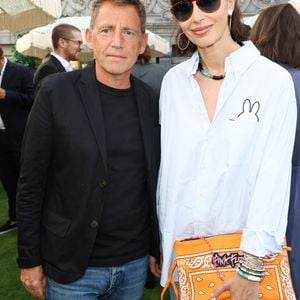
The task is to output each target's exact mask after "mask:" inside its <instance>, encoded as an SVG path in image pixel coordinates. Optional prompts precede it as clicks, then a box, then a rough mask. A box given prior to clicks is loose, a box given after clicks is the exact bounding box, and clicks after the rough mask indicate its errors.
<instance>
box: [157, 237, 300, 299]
mask: <svg viewBox="0 0 300 300" xmlns="http://www.w3.org/2000/svg"><path fill="white" fill-rule="evenodd" d="M240 243H241V234H240V233H236V234H223V235H217V236H211V237H207V238H197V239H189V240H183V241H175V246H174V247H175V258H174V262H173V264H172V265H171V267H170V271H169V277H168V280H167V282H166V285H165V287H164V289H163V290H162V293H161V300H162V299H163V297H164V294H165V292H166V290H167V288H168V287H169V286H170V284H171V285H172V286H173V289H174V292H175V294H176V297H177V299H180V300H210V295H211V294H212V292H213V290H214V289H215V288H216V287H217V286H219V285H221V284H222V282H223V281H225V280H227V279H228V278H229V277H231V276H233V275H234V274H235V273H236V269H237V267H238V264H239V261H240V259H241V258H242V257H243V256H242V254H241V252H240V249H239V248H240ZM286 248H287V247H284V248H283V250H282V253H280V254H275V255H272V256H270V257H269V258H268V259H264V263H263V264H264V268H265V275H264V278H263V279H262V281H261V282H260V291H259V293H260V295H259V299H263V300H297V299H296V296H295V293H294V289H293V285H292V281H291V276H290V267H289V261H288V255H287V249H286ZM176 267H177V269H178V284H179V291H178V289H177V287H176V285H175V283H174V281H173V279H172V275H173V272H174V270H175V268H176ZM218 300H230V294H229V292H228V291H226V292H225V293H222V294H221V295H220V296H219V297H218Z"/></svg>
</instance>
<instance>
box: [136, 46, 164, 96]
mask: <svg viewBox="0 0 300 300" xmlns="http://www.w3.org/2000/svg"><path fill="white" fill-rule="evenodd" d="M150 52H151V51H150V47H149V46H148V45H147V47H146V50H145V52H144V53H142V54H140V55H139V56H138V59H137V61H136V63H135V64H134V66H133V67H132V75H134V76H135V77H137V78H139V79H140V80H142V81H144V82H146V83H147V84H148V85H150V86H151V87H152V88H153V90H154V91H155V92H156V93H157V94H158V95H159V93H160V86H161V83H162V80H163V77H164V75H165V74H166V72H167V71H168V69H167V68H165V67H163V66H162V65H160V64H155V63H151V53H150Z"/></svg>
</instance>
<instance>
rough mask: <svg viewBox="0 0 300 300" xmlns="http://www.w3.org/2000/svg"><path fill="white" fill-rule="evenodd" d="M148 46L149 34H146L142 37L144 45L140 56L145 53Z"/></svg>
mask: <svg viewBox="0 0 300 300" xmlns="http://www.w3.org/2000/svg"><path fill="white" fill-rule="evenodd" d="M147 44H148V33H144V34H143V37H142V44H141V49H140V54H142V53H144V52H145V50H146V47H147Z"/></svg>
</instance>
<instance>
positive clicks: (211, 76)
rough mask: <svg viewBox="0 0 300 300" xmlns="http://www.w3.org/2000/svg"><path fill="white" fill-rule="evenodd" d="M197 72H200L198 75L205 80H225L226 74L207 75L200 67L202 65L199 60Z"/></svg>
mask: <svg viewBox="0 0 300 300" xmlns="http://www.w3.org/2000/svg"><path fill="white" fill-rule="evenodd" d="M198 70H199V71H200V73H201V74H202V75H203V76H205V77H206V78H210V79H214V80H222V79H224V78H225V75H226V74H222V75H212V74H210V73H208V72H207V71H205V70H204V69H203V67H202V63H201V60H199V64H198Z"/></svg>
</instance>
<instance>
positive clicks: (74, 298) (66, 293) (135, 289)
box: [46, 256, 148, 300]
mask: <svg viewBox="0 0 300 300" xmlns="http://www.w3.org/2000/svg"><path fill="white" fill-rule="evenodd" d="M147 270H148V256H145V257H143V258H139V259H137V260H134V261H131V262H129V263H126V264H124V265H121V266H118V267H108V268H97V267H89V268H87V269H86V272H85V274H84V276H83V277H82V278H80V279H79V280H77V281H74V282H71V283H68V284H61V283H58V282H55V281H54V280H52V279H50V278H48V279H47V286H46V299H47V300H140V299H142V296H143V291H144V285H145V282H146V277H147Z"/></svg>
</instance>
